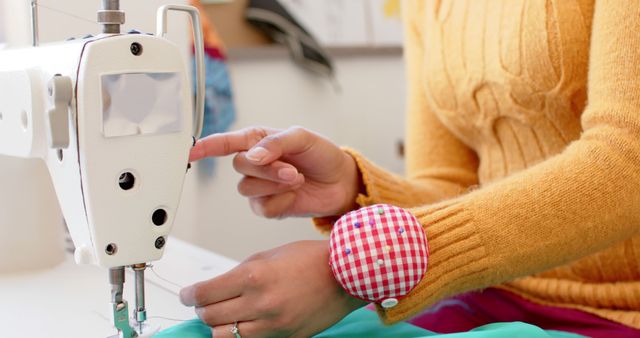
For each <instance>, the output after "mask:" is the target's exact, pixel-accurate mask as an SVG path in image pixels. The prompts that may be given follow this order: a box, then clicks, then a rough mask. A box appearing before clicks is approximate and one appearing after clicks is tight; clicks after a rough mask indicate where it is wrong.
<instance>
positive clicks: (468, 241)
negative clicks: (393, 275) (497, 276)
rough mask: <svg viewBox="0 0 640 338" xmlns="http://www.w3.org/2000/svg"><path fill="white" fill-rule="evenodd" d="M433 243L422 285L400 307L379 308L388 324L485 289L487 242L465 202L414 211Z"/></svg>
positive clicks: (401, 302) (415, 209)
mask: <svg viewBox="0 0 640 338" xmlns="http://www.w3.org/2000/svg"><path fill="white" fill-rule="evenodd" d="M410 211H411V212H412V213H413V214H414V215H415V216H416V218H418V220H419V221H420V223H421V224H422V226H423V227H424V229H425V232H426V234H427V238H428V240H429V252H430V256H429V263H428V267H427V273H426V275H425V277H424V278H423V279H422V281H421V282H420V283H419V284H418V285H417V286H416V287H415V288H414V289H413V290H412V291H411V292H410V293H409V294H408V295H407V296H406V297H405V298H403V299H401V300H400V302H399V303H398V305H396V306H395V307H393V308H390V309H384V308H382V307H381V306H377V309H378V313H379V315H380V317H381V318H382V320H383V321H384V322H385V323H386V324H392V323H395V322H398V321H400V320H404V319H407V318H409V317H411V316H414V315H416V314H418V313H419V312H420V311H421V310H423V309H424V308H426V307H428V306H430V305H432V304H434V303H435V302H437V301H439V300H441V299H443V298H446V297H449V296H452V295H454V294H457V293H460V292H464V291H468V290H471V289H474V288H477V286H478V285H484V284H485V283H484V282H483V279H484V276H486V273H487V270H488V269H489V268H490V264H489V262H488V261H489V259H488V257H487V252H486V249H485V247H484V246H483V241H482V239H481V238H480V235H479V234H478V232H477V231H476V228H475V226H474V224H473V215H472V212H471V211H470V210H468V209H467V208H465V206H464V201H463V200H461V199H454V200H449V201H445V202H441V203H438V204H434V205H430V206H426V207H419V208H414V209H411V210H410Z"/></svg>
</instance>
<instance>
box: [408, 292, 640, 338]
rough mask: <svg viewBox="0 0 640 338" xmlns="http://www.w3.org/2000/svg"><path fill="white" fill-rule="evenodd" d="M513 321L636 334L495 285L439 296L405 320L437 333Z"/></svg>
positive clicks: (592, 333) (639, 332)
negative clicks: (443, 297) (530, 299)
mask: <svg viewBox="0 0 640 338" xmlns="http://www.w3.org/2000/svg"><path fill="white" fill-rule="evenodd" d="M516 321H519V322H525V323H528V324H532V325H535V326H538V327H540V328H542V329H545V330H557V331H564V332H572V333H577V334H581V335H584V336H588V337H607V338H609V337H640V330H636V329H633V328H630V327H627V326H624V325H622V324H619V323H615V322H612V321H610V320H607V319H604V318H600V317H598V316H595V315H592V314H590V313H586V312H583V311H580V310H574V309H567V308H560V307H554V306H546V305H541V304H537V303H533V302H531V301H529V300H526V299H524V298H522V297H520V296H518V295H515V294H513V293H511V292H507V291H503V290H499V289H495V288H489V289H486V290H484V291H477V292H469V293H465V294H462V295H458V296H456V297H452V298H448V299H445V300H442V301H440V302H438V303H436V304H435V305H434V306H432V307H430V308H428V309H426V310H425V311H423V312H422V313H421V314H419V315H418V316H416V317H414V318H412V319H410V320H408V322H409V323H411V324H413V325H416V326H419V327H421V328H424V329H427V330H429V331H434V332H438V333H454V332H464V331H469V330H471V329H473V328H476V327H478V326H482V325H486V324H490V323H496V322H516Z"/></svg>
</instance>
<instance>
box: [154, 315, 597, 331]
mask: <svg viewBox="0 0 640 338" xmlns="http://www.w3.org/2000/svg"><path fill="white" fill-rule="evenodd" d="M240 330H241V332H240V333H242V327H240ZM347 337H348V338H379V337H394V338H423V337H443V338H445V337H446V338H502V337H508V338H580V337H584V336H581V335H578V334H573V333H568V332H560V331H551V330H546V331H545V330H543V329H541V328H539V327H537V326H533V325H529V324H526V323H521V322H512V323H494V324H489V325H484V326H480V327H477V328H475V329H473V330H471V331H468V332H461V333H451V334H438V333H434V332H430V331H427V330H424V329H421V328H419V327H417V326H413V325H411V324H408V323H398V324H395V325H391V326H385V325H383V324H382V323H381V322H380V319H378V316H377V315H376V313H375V312H373V311H371V310H368V309H365V308H363V309H360V310H358V311H355V312H353V313H352V314H350V315H349V316H347V317H345V318H344V319H343V320H342V321H340V322H339V323H337V324H336V325H334V326H333V327H331V328H329V329H327V330H326V331H324V332H322V333H320V334H318V335H316V336H315V337H314V338H347ZM154 338H211V330H210V329H209V327H207V325H206V324H204V323H202V322H201V321H199V320H197V319H194V320H190V321H188V322H185V323H182V324H179V325H176V326H174V327H171V328H168V329H166V330H164V331H161V332H160V333H158V334H156V335H155V336H154Z"/></svg>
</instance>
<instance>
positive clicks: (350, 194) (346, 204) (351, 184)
mask: <svg viewBox="0 0 640 338" xmlns="http://www.w3.org/2000/svg"><path fill="white" fill-rule="evenodd" d="M342 153H343V156H344V163H345V170H344V172H345V175H344V176H343V177H344V180H345V181H344V182H343V185H344V187H345V190H346V191H345V200H344V201H343V202H342V204H341V208H340V210H339V212H338V213H337V214H338V215H342V214H344V213H347V212H349V211H352V210H356V209H358V208H359V207H360V206H359V205H358V203H357V202H356V200H357V198H358V195H359V194H361V193H363V192H364V191H365V186H364V182H363V180H362V174H361V173H360V170H359V169H358V165H357V164H356V160H355V159H354V158H353V156H351V155H350V154H349V153H347V152H346V151H343V152H342Z"/></svg>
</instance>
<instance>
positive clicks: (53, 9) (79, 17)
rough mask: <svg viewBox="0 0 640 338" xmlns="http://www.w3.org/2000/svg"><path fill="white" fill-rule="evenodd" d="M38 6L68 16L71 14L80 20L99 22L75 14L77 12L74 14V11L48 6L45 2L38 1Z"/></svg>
mask: <svg viewBox="0 0 640 338" xmlns="http://www.w3.org/2000/svg"><path fill="white" fill-rule="evenodd" d="M38 7H42V8H44V9H48V10H50V11H52V12H56V13H60V14H63V15H67V16H70V17H72V18H76V19H78V20H82V21H86V22H90V23H93V24H96V25H97V24H98V22H97V21H95V20H90V19H87V18H84V17H81V16H79V15H75V14H73V13H69V12H66V11H63V10H61V9H57V8H53V7H50V6H47V5H43V4H41V3H38Z"/></svg>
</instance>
